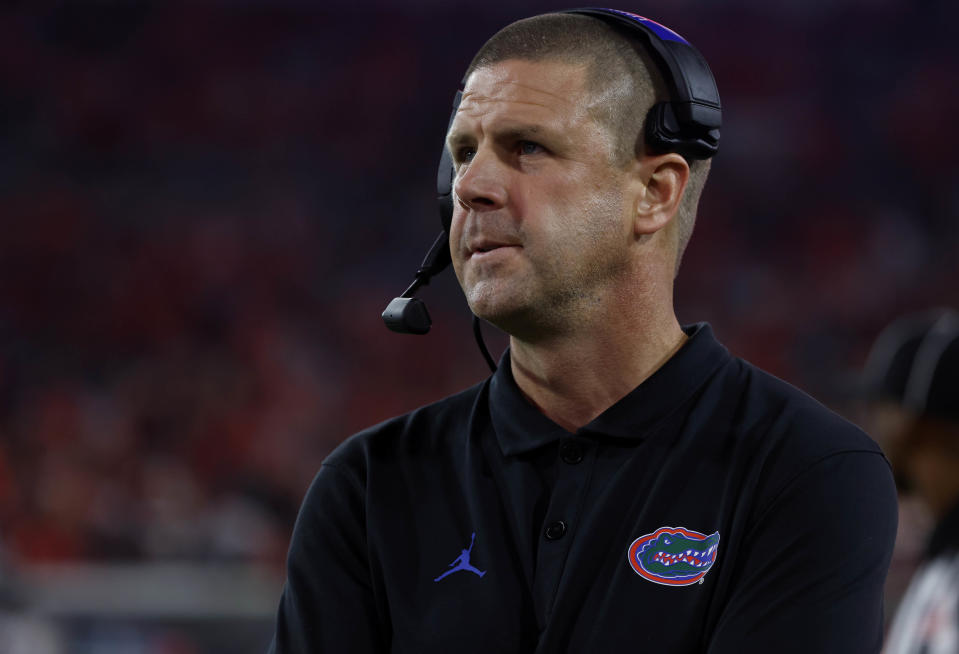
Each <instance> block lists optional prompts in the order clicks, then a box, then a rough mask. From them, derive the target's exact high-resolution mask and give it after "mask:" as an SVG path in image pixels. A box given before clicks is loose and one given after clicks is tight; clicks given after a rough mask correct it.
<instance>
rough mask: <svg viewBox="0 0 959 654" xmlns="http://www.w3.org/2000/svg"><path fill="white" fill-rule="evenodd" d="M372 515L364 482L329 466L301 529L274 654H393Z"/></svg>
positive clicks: (296, 532)
mask: <svg viewBox="0 0 959 654" xmlns="http://www.w3.org/2000/svg"><path fill="white" fill-rule="evenodd" d="M365 515H366V511H365V502H364V493H363V489H362V487H361V485H360V483H359V482H358V480H356V478H355V477H353V476H352V475H350V473H349V471H348V470H342V469H340V468H338V467H333V466H332V465H330V464H324V465H323V466H321V468H320V472H319V473H318V474H317V476H316V478H315V479H314V480H313V483H312V485H311V486H310V489H309V490H308V491H307V494H306V498H305V499H304V500H303V505H302V506H301V507H300V513H299V515H298V516H297V519H296V525H295V527H294V528H293V537H292V540H291V542H290V550H289V554H288V557H287V579H286V584H285V586H284V588H283V595H282V597H281V599H280V606H279V610H278V611H277V618H276V633H275V635H274V638H273V642H272V643H271V645H270V649H269V652H270V654H325V653H326V652H336V653H343V654H374V653H378V652H387V651H388V650H389V644H388V643H389V635H388V625H386V624H384V620H382V619H381V616H380V614H379V612H378V611H377V608H376V601H375V598H374V593H373V590H372V584H371V580H370V566H369V561H368V555H367V546H366V526H365Z"/></svg>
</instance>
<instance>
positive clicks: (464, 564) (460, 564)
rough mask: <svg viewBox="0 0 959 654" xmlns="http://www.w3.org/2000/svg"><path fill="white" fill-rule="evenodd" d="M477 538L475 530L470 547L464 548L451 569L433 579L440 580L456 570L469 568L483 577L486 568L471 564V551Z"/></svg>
mask: <svg viewBox="0 0 959 654" xmlns="http://www.w3.org/2000/svg"><path fill="white" fill-rule="evenodd" d="M475 540H476V532H475V531H474V532H473V537H472V538H470V548H469V549H468V550H462V551H461V554H460V555H459V556H458V557H456V560H455V561H453V562H452V563H450V565H449V567H450V568H451V569H450V570H447V571H446V572H444V573H443V574H441V575H440V576H439V577H437V578H436V579H434V580H433V581H439V580H440V579H442V578H443V577H446V576H447V575H451V574H453V573H454V572H459V571H460V570H469V571H470V572H472V573H473V574H474V575H476V576H477V577H482V576H483V575H485V574H486V570H477V569H476V568H474V567H473V566H472V565H470V552H472V551H473V541H475Z"/></svg>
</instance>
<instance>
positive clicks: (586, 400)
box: [510, 310, 687, 432]
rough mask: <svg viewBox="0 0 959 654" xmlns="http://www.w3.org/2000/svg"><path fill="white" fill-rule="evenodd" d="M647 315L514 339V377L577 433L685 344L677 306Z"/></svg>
mask: <svg viewBox="0 0 959 654" xmlns="http://www.w3.org/2000/svg"><path fill="white" fill-rule="evenodd" d="M645 318H646V319H645V320H638V321H628V320H627V321H623V320H613V321H610V322H609V323H604V324H597V325H592V326H590V327H589V328H588V329H583V330H578V333H574V334H565V335H562V336H557V337H555V338H552V339H545V340H544V341H539V342H536V343H535V344H534V343H530V342H527V341H522V340H520V339H518V338H516V337H511V338H510V361H511V366H512V373H513V378H514V379H515V380H516V384H517V385H518V386H519V388H520V390H521V391H522V392H523V394H524V395H525V396H526V398H527V399H528V400H529V401H530V402H532V403H533V404H534V405H535V406H536V407H537V408H538V409H539V410H540V411H542V412H543V413H544V414H545V415H546V417H548V418H549V419H551V420H552V421H553V422H555V423H556V424H558V425H560V426H561V427H563V428H564V429H566V430H567V431H571V432H572V431H576V430H577V429H579V428H580V427H582V426H583V425H586V424H587V423H589V422H590V421H591V420H593V418H595V417H596V416H598V415H600V414H601V413H603V412H604V411H605V410H606V409H608V408H609V407H611V406H612V405H613V404H615V403H616V402H618V401H619V400H620V399H622V398H623V397H624V396H625V395H627V394H628V393H629V392H630V391H632V390H633V389H634V388H636V387H637V386H639V385H640V384H641V383H642V382H643V381H644V380H645V379H647V378H648V377H649V376H650V375H652V374H653V373H654V372H656V370H658V369H659V368H660V367H661V366H662V365H663V364H664V363H666V361H668V360H669V359H670V358H671V357H672V356H673V355H674V354H675V353H676V352H677V351H678V350H679V349H680V348H681V347H682V346H683V344H684V343H685V342H686V339H687V337H686V334H685V333H684V332H683V331H682V329H681V328H680V326H679V323H678V322H677V320H676V317H675V315H674V314H673V312H672V310H670V311H669V312H668V315H663V316H661V317H658V318H653V317H651V316H648V315H647V316H645ZM637 323H638V324H637ZM625 329H628V331H624V330H625Z"/></svg>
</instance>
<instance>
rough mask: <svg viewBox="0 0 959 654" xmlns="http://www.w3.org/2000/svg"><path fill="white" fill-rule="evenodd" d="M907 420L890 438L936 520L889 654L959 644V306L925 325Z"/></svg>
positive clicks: (907, 484)
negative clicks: (928, 325) (956, 309)
mask: <svg viewBox="0 0 959 654" xmlns="http://www.w3.org/2000/svg"><path fill="white" fill-rule="evenodd" d="M903 405H904V407H905V409H906V410H907V411H908V412H909V416H908V418H907V421H906V423H905V424H904V425H903V426H902V427H901V428H899V429H898V430H897V432H896V433H895V435H894V436H893V438H892V439H891V440H890V442H889V444H888V450H887V451H888V452H889V454H890V459H891V460H892V463H893V468H894V470H895V472H896V476H897V479H899V480H901V482H900V486H901V489H902V491H903V493H904V494H907V495H908V494H913V495H915V497H916V498H918V500H919V501H920V502H921V504H922V505H923V507H924V508H925V509H926V510H927V511H928V512H929V514H930V515H931V516H932V518H933V520H934V522H935V525H934V527H933V529H932V532H931V534H930V536H929V538H928V539H927V542H926V546H925V549H924V551H923V554H922V560H921V564H920V567H919V569H918V570H917V571H916V573H915V575H914V576H913V578H912V581H911V582H910V584H909V588H908V590H907V591H906V594H905V596H904V597H903V599H902V602H901V603H900V605H899V607H898V610H897V612H896V616H895V618H894V620H893V623H892V626H891V629H890V633H889V638H888V641H887V645H886V649H885V651H886V652H887V653H889V654H909V653H916V654H919V653H923V654H946V653H950V654H952V653H954V652H959V313H957V312H955V311H946V312H944V313H942V314H941V315H940V316H939V317H938V318H937V319H936V320H935V322H934V323H933V324H932V325H931V326H930V327H929V328H928V329H927V330H925V331H924V332H923V334H922V337H921V338H920V340H919V342H918V344H917V345H916V347H915V353H914V354H913V356H912V358H911V365H910V366H909V370H908V374H907V375H906V378H905V384H904V387H903Z"/></svg>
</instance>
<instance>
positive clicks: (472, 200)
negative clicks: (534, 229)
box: [453, 148, 508, 211]
mask: <svg viewBox="0 0 959 654" xmlns="http://www.w3.org/2000/svg"><path fill="white" fill-rule="evenodd" d="M507 174H508V171H507V167H506V165H505V163H504V162H502V161H500V160H499V159H498V158H497V156H496V153H495V152H493V151H492V150H491V149H488V148H481V149H479V150H478V151H477V152H476V154H475V155H473V158H472V160H470V162H469V163H468V164H465V165H464V166H463V167H461V168H460V171H459V173H458V174H457V176H456V179H455V180H454V182H453V192H454V193H455V194H456V199H457V201H458V203H459V204H460V205H461V206H463V207H464V208H467V209H472V210H473V211H493V210H495V209H499V208H501V207H503V206H505V205H506V201H507V199H508V195H507V192H506V177H507Z"/></svg>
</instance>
